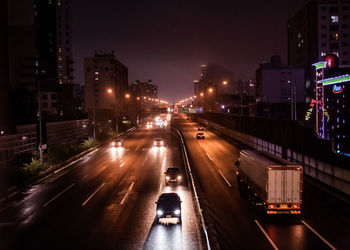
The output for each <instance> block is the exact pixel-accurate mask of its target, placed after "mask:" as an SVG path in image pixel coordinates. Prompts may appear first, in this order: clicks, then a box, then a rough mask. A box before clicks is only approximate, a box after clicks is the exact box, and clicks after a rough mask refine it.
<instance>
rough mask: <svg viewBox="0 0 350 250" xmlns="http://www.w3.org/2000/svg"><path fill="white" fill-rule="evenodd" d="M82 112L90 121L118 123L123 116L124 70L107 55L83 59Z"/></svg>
mask: <svg viewBox="0 0 350 250" xmlns="http://www.w3.org/2000/svg"><path fill="white" fill-rule="evenodd" d="M84 81H85V109H86V112H88V117H89V120H90V121H96V122H98V121H101V122H102V121H114V122H115V120H116V118H117V119H118V122H119V120H120V119H121V117H122V116H123V115H124V113H125V95H126V94H127V91H128V68H127V67H126V66H125V65H124V64H122V63H121V62H119V61H118V60H117V59H116V58H115V55H114V52H113V51H112V52H111V53H97V52H95V54H94V55H93V56H92V57H86V58H85V60H84Z"/></svg>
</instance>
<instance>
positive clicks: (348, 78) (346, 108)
mask: <svg viewBox="0 0 350 250" xmlns="http://www.w3.org/2000/svg"><path fill="white" fill-rule="evenodd" d="M336 61H337V60H336V57H335V56H334V55H329V56H327V57H326V61H320V62H317V63H315V64H314V65H313V66H314V67H315V72H316V74H315V77H316V80H317V85H316V93H317V95H316V99H315V100H314V103H315V105H314V108H315V117H316V119H315V130H316V133H317V135H318V136H319V137H321V138H323V139H326V140H331V141H333V150H334V151H335V152H337V153H346V154H349V155H350V140H349V138H350V127H349V123H350V98H349V96H350V68H345V67H342V68H339V67H338V66H337V63H336ZM334 62H335V63H334Z"/></svg>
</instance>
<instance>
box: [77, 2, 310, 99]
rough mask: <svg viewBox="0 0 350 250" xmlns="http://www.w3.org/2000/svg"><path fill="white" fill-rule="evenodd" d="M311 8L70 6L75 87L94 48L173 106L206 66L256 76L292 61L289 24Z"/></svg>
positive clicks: (149, 4)
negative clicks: (271, 63)
mask: <svg viewBox="0 0 350 250" xmlns="http://www.w3.org/2000/svg"><path fill="white" fill-rule="evenodd" d="M306 2H307V0H296V1H278V0H272V1H231V0H223V1H222V0H221V1H215V2H214V1H208V0H204V1H203V0H193V1H188V0H179V1H160V0H159V1H108V0H102V1H95V0H93V1H82V0H76V1H73V13H74V15H73V32H74V33H73V48H74V53H73V56H74V59H75V68H76V73H75V74H76V77H77V79H76V81H77V82H78V83H79V84H83V82H84V80H83V58H84V57H85V56H87V55H89V54H92V53H93V52H94V51H95V50H98V51H102V52H103V51H110V50H114V52H115V54H116V56H117V58H118V59H119V60H120V61H121V62H123V63H124V64H126V65H127V66H128V68H129V82H132V81H135V80H137V79H138V80H141V81H146V80H149V79H152V80H153V81H154V82H155V83H156V84H158V86H159V95H160V97H161V98H162V99H166V100H168V101H176V100H180V99H182V98H183V97H186V96H190V95H191V91H192V89H193V88H192V84H193V80H198V79H199V78H200V66H201V65H202V64H207V63H218V64H221V65H223V66H225V67H227V68H229V69H230V70H232V71H233V73H234V75H235V80H239V79H241V80H249V79H251V78H255V70H256V69H257V68H258V67H259V64H260V63H261V62H262V61H268V60H269V59H270V57H271V55H281V56H282V58H283V61H284V62H286V61H287V20H288V18H289V17H291V16H292V15H293V14H295V12H296V11H297V10H298V9H299V8H300V7H302V6H303V5H304V4H305V3H306Z"/></svg>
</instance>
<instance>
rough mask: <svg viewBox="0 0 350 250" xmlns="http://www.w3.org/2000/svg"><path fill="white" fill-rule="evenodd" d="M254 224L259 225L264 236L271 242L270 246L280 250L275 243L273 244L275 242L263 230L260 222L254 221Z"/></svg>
mask: <svg viewBox="0 0 350 250" xmlns="http://www.w3.org/2000/svg"><path fill="white" fill-rule="evenodd" d="M254 222H255V223H256V224H257V225H258V227H259V228H260V230H261V232H263V234H264V235H265V237H266V239H267V240H268V241H269V242H270V244H271V245H272V247H273V248H274V249H275V250H278V247H277V246H276V245H275V243H273V241H272V240H271V238H270V236H269V235H268V234H267V233H266V232H265V230H264V229H263V227H262V226H261V225H260V223H259V221H257V220H254Z"/></svg>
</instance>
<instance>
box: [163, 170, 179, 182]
mask: <svg viewBox="0 0 350 250" xmlns="http://www.w3.org/2000/svg"><path fill="white" fill-rule="evenodd" d="M164 173H165V185H168V184H169V183H176V184H178V183H180V182H181V180H182V175H181V172H180V169H179V168H176V167H170V168H168V169H167V171H166V172H164Z"/></svg>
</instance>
